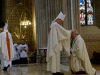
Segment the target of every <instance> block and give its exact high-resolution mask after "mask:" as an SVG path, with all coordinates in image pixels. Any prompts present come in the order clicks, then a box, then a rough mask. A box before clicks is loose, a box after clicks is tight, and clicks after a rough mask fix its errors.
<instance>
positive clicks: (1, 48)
mask: <svg viewBox="0 0 100 75" xmlns="http://www.w3.org/2000/svg"><path fill="white" fill-rule="evenodd" d="M7 27H8V24H7V23H5V25H4V27H3V32H1V33H0V57H1V64H2V69H3V70H4V71H7V68H8V67H9V66H10V67H11V61H12V59H13V57H14V48H13V41H12V36H11V34H10V33H9V32H8V28H7Z"/></svg>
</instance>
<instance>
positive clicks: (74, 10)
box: [70, 0, 81, 33]
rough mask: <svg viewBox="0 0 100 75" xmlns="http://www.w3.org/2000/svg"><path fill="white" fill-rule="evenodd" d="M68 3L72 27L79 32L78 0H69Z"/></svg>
mask: <svg viewBox="0 0 100 75" xmlns="http://www.w3.org/2000/svg"><path fill="white" fill-rule="evenodd" d="M70 5H71V25H72V29H76V30H77V31H78V32H79V33H80V27H81V26H80V19H79V0H70Z"/></svg>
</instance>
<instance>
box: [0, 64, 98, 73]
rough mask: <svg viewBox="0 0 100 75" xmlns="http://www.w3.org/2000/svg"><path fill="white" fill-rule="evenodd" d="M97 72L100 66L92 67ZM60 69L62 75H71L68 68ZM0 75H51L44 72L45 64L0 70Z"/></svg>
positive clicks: (62, 67) (17, 66)
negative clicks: (5, 70)
mask: <svg viewBox="0 0 100 75" xmlns="http://www.w3.org/2000/svg"><path fill="white" fill-rule="evenodd" d="M94 68H95V69H96V70H97V74H96V75H100V65H94ZM61 69H62V71H63V72H64V75H72V74H71V73H70V72H69V68H68V66H63V65H61ZM0 75H52V74H51V73H50V72H47V71H46V64H29V65H16V66H13V67H12V68H11V69H8V71H7V72H3V71H2V70H0Z"/></svg>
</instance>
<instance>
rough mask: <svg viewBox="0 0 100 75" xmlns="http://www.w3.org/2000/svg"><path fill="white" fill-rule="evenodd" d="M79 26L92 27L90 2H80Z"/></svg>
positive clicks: (84, 0)
mask: <svg viewBox="0 0 100 75" xmlns="http://www.w3.org/2000/svg"><path fill="white" fill-rule="evenodd" d="M79 6H80V7H79V10H80V24H81V25H93V23H94V15H93V6H92V0H80V4H79Z"/></svg>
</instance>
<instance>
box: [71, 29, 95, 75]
mask: <svg viewBox="0 0 100 75" xmlns="http://www.w3.org/2000/svg"><path fill="white" fill-rule="evenodd" d="M71 38H72V39H73V40H74V41H73V44H72V48H71V52H72V54H71V62H70V66H71V70H72V71H73V72H74V73H76V72H79V71H85V72H86V73H87V74H88V75H95V73H96V70H95V69H94V68H93V67H92V65H91V62H90V59H89V56H88V52H87V48H86V45H85V42H84V40H83V39H82V37H81V36H80V35H79V34H78V32H77V31H75V30H74V31H72V33H71Z"/></svg>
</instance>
